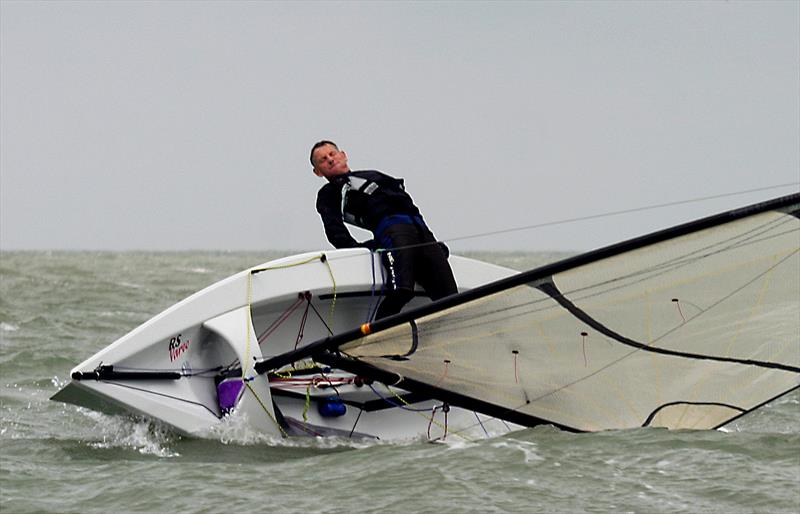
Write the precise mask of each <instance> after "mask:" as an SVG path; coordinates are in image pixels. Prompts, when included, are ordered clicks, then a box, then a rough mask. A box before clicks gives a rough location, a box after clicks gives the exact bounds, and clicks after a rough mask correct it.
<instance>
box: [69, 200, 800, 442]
mask: <svg viewBox="0 0 800 514" xmlns="http://www.w3.org/2000/svg"><path fill="white" fill-rule="evenodd" d="M328 255H329V256H333V255H336V256H337V257H341V258H344V257H348V258H353V259H356V258H358V259H361V260H362V261H363V264H361V265H360V267H359V266H354V267H353V268H352V270H351V271H352V273H353V274H354V275H358V274H359V273H361V274H362V275H363V274H364V269H365V268H367V267H368V266H371V265H372V264H370V262H371V261H372V256H371V255H370V254H369V253H363V252H362V253H359V252H358V251H346V252H343V253H338V252H331V253H330V254H328ZM307 257H308V258H311V257H310V256H307ZM298 259H299V258H288V260H286V261H285V262H284V263H285V264H290V263H297V262H299V260H298ZM318 260H320V259H318ZM284 263H282V262H281V261H279V262H276V263H272V264H271V265H270V266H267V267H265V268H268V269H270V270H271V271H269V272H267V271H262V270H259V269H254V270H249V271H248V272H245V273H244V274H239V275H236V276H234V277H231V279H228V280H227V281H223V282H221V283H220V284H217V285H215V286H212V287H211V288H209V289H208V290H204V291H203V292H201V293H198V294H197V295H195V296H193V297H190V298H189V299H187V300H185V301H184V302H182V303H181V304H178V305H177V306H175V307H173V308H172V309H170V310H168V311H166V312H165V313H163V314H161V315H159V316H157V317H156V318H154V319H153V320H151V321H150V322H148V323H146V324H145V325H143V326H142V327H139V328H138V329H136V330H134V331H133V332H131V334H128V335H127V336H125V337H123V338H122V339H120V340H119V341H117V342H116V343H114V344H113V345H111V346H110V347H109V348H107V349H106V350H103V351H101V352H99V353H98V354H97V355H95V356H94V357H92V358H90V359H89V360H87V361H86V362H84V363H82V364H80V365H79V366H77V367H76V368H75V369H74V370H73V372H72V378H73V380H72V382H71V383H70V384H69V385H67V386H66V387H65V388H64V389H63V390H61V391H60V392H59V393H57V394H56V396H54V399H57V400H62V401H68V402H71V403H77V404H79V405H84V406H89V407H93V408H96V407H97V406H98V403H104V404H109V403H110V404H113V405H115V406H118V407H119V406H121V407H123V408H124V409H125V410H128V411H134V412H138V413H141V414H145V415H148V416H151V417H154V418H156V419H160V420H162V421H164V422H166V423H168V424H170V425H172V426H174V427H176V428H177V429H179V430H182V431H183V432H186V433H197V432H198V429H201V428H205V427H208V426H209V425H211V424H213V423H215V422H218V420H219V419H220V418H221V417H222V412H223V411H224V410H225V409H227V408H229V407H228V406H229V404H230V407H231V408H232V407H234V406H235V409H236V411H237V412H242V413H244V414H245V415H246V416H247V418H248V419H249V420H250V421H251V423H253V426H257V427H259V428H260V429H261V430H264V431H265V432H267V433H284V434H288V433H320V434H322V433H324V434H340V435H353V434H356V433H358V434H363V435H371V436H374V437H383V438H387V437H397V436H399V437H407V436H409V435H411V436H414V435H415V434H422V433H425V434H430V430H431V427H435V428H434V431H435V430H437V429H438V430H440V432H438V433H436V432H434V436H433V437H443V436H444V435H445V434H446V432H447V430H448V427H449V428H450V432H451V433H459V431H462V430H470V429H476V427H480V431H483V433H484V434H487V435H488V434H492V433H501V432H502V431H503V430H510V429H513V428H515V426H516V425H521V426H535V425H541V424H551V425H554V426H557V427H559V428H561V429H564V430H568V431H575V432H585V431H597V430H609V429H627V428H635V427H649V426H652V427H666V428H671V429H714V428H719V427H721V426H723V425H725V424H728V423H730V422H731V421H733V420H735V419H737V418H739V417H740V416H742V415H744V414H747V413H748V412H751V411H753V410H754V409H757V408H758V407H760V406H763V405H765V404H766V403H768V402H770V401H772V400H774V399H776V398H778V397H780V396H782V395H785V394H787V393H789V392H791V391H793V390H796V389H797V388H798V387H800V193H796V194H792V195H788V196H784V197H781V198H776V199H773V200H770V201H766V202H761V203H758V204H754V205H750V206H747V207H743V208H740V209H734V210H731V211H727V212H723V213H721V214H718V215H714V216H710V217H707V218H703V219H700V220H697V221H694V222H690V223H686V224H683V225H679V226H676V227H672V228H669V229H666V230H662V231H658V232H655V233H652V234H648V235H645V236H642V237H639V238H635V239H632V240H629V241H625V242H622V243H619V244H616V245H612V246H609V247H605V248H601V249H599V250H594V251H591V252H588V253H585V254H582V255H578V256H575V257H571V258H568V259H565V260H563V261H560V262H557V263H554V264H549V265H547V266H543V267H540V268H537V269H534V270H530V271H527V272H523V273H512V272H509V271H508V270H502V269H497V268H494V267H489V266H488V265H483V264H476V263H475V262H474V261H470V262H469V266H471V267H469V266H468V267H469V269H467V268H462V261H461V260H460V259H457V258H454V259H453V265H454V266H453V267H454V269H455V270H456V275H457V278H458V280H459V283H461V284H462V285H465V287H464V289H465V290H464V291H462V292H460V293H459V294H457V295H453V296H451V297H448V298H444V299H441V300H438V301H436V302H423V301H418V302H417V303H416V305H414V306H410V307H409V308H407V309H406V310H405V311H403V312H401V313H399V314H396V315H394V316H391V317H387V318H384V319H381V320H376V321H369V319H371V316H370V314H369V312H366V311H369V309H371V308H372V307H370V303H369V302H365V301H364V298H368V297H369V298H372V297H373V295H372V291H370V292H369V293H367V292H366V291H365V290H364V285H365V284H366V283H373V284H374V283H377V284H380V280H377V281H375V280H373V281H371V282H370V280H366V282H365V281H364V279H363V277H362V278H361V279H357V278H353V279H352V280H350V279H349V278H348V279H346V280H345V279H344V277H345V276H346V274H345V273H341V272H340V273H339V275H340V276H342V279H343V280H342V281H341V282H340V281H339V278H338V277H337V279H336V282H337V283H339V284H345V283H347V284H348V286H347V287H338V288H335V287H334V288H335V289H336V291H331V288H328V289H326V291H327V292H325V293H321V291H320V290H316V291H312V293H311V294H312V297H313V298H316V299H318V300H319V301H321V302H326V303H323V304H320V305H323V306H324V308H323V310H324V309H330V310H331V313H329V314H330V316H329V317H330V321H329V322H328V323H324V322H323V321H322V320H324V318H325V313H324V312H317V315H316V316H310V315H309V316H307V318H303V319H304V323H305V331H306V333H307V334H308V333H309V330H310V329H311V330H313V331H315V333H317V334H319V333H323V334H324V336H323V337H321V338H320V339H318V340H316V341H314V342H311V343H309V344H299V343H297V348H288V349H287V345H288V346H291V345H294V344H295V342H296V341H299V339H293V338H294V337H295V336H294V335H292V334H293V332H292V331H291V330H289V329H286V328H281V327H282V324H281V323H280V322H279V321H280V320H282V319H284V318H285V319H293V316H294V317H297V314H296V312H297V311H298V310H301V309H302V308H303V307H302V306H303V305H304V304H305V300H303V298H304V297H305V296H304V295H305V293H304V292H303V291H304V288H303V287H302V286H300V287H298V285H299V284H306V283H309V282H308V281H313V280H316V282H315V283H317V284H322V283H325V284H331V283H333V277H334V276H335V275H336V274H335V273H333V274H331V273H330V270H329V269H326V266H330V265H332V264H333V258H332V257H330V258H328V259H327V260H326V261H325V262H320V263H319V264H317V265H315V266H313V267H308V268H304V267H290V268H288V269H293V270H294V271H293V272H291V273H290V274H287V275H286V280H285V281H282V282H281V284H282V285H281V287H280V288H278V289H277V290H276V289H271V288H274V286H275V284H273V283H272V281H270V280H268V279H266V278H265V277H267V276H269V275H268V274H269V273H271V272H272V271H274V270H275V269H276V268H279V267H281V266H283V264H284ZM326 263H327V265H326ZM463 264H464V265H466V261H464V263H463ZM356 268H358V269H356ZM281 269H283V268H281ZM372 269H374V268H372ZM358 270H360V271H358ZM342 271H343V270H342ZM263 273H266V274H263ZM493 274H494V277H492V275H493ZM311 275H314V278H313V280H312V276H311ZM490 279H493V280H491V281H489V280H490ZM356 284H358V285H356ZM481 284H482V285H481ZM267 291H269V292H267ZM242 298H246V300H242ZM265 298H270V299H276V298H281V299H282V302H283V303H280V302H278V303H276V305H280V306H279V307H277V308H276V307H270V305H272V303H271V302H272V300H269V301H265ZM293 298H294V299H295V303H297V305H298V306H297V307H294V306H293V305H294V304H291V302H292V299H293ZM359 299H360V300H359ZM289 304H291V305H292V307H291V308H287V305H289ZM344 305H346V306H344ZM343 306H344V307H343ZM290 311H291V312H290ZM334 312H336V313H338V314H336V315H334V314H333V313H334ZM337 316H338V318H337ZM198 320H200V321H198ZM312 320H314V321H313V322H312ZM364 320H367V321H364ZM312 327H315V328H312ZM176 338H177V339H180V340H176ZM134 341H135V342H136V343H135V344H134V343H132V342H134ZM187 341H188V342H187ZM287 341H288V342H287ZM184 343H186V344H185V345H184ZM271 345H274V346H271ZM167 350H169V352H167ZM167 354H168V355H167ZM173 356H175V358H174V359H173ZM167 358H169V359H170V361H167V360H166V359H167ZM173 361H174V362H173ZM174 363H183V364H180V365H179V366H177V365H176V364H174ZM301 363H304V364H302V365H301ZM303 366H306V367H305V368H304V367H303ZM323 367H329V368H330V369H331V370H332V371H330V372H328V371H326V370H325V369H323ZM309 376H311V377H314V379H312V381H311V382H312V384H310V385H308V386H306V385H305V384H306V382H304V381H303V380H304V378H303V377H306V378H307V377H309ZM242 379H244V380H242ZM293 380H296V381H297V382H296V383H297V384H299V387H300V388H301V392H298V391H293V390H292V384H294V383H295V382H292V381H293ZM314 380H316V381H317V382H316V385H322V384H327V385H328V386H329V388H328V391H326V392H325V393H323V394H320V393H319V391H316V390H314V392H313V394H311V393H309V391H311V385H314V384H313V382H314ZM337 380H340V381H337ZM225 384H232V385H230V387H231V388H233V389H236V388H237V387H238V388H239V389H238V390H237V393H236V395H234V400H233V401H228V400H224V398H227V395H226V393H225V391H224V387H226V386H225ZM237 384H238V386H237ZM364 384H367V386H366V387H365V385H364ZM221 386H223V387H222V388H221ZM303 387H307V389H306V390H305V391H306V394H303V392H302V388H303ZM309 400H310V401H311V402H312V403H316V404H317V407H318V408H316V409H312V408H308V407H307V405H308V404H309ZM425 402H431V403H427V404H426V403H425ZM301 405H305V407H303V408H301ZM378 405H380V406H381V407H380V408H379V410H370V409H371V408H372V407H373V406H378ZM386 405H392V406H393V408H386ZM414 406H419V409H420V410H418V411H416V412H414V411H413V410H412V408H413V407H414ZM173 409H174V412H173ZM326 409H329V410H327V411H326ZM425 409H427V410H425ZM343 410H345V411H347V414H346V413H344V412H342V414H341V415H338V416H336V415H335V414H336V413H338V412H340V411H343ZM423 412H424V414H423V415H422V416H419V414H421V413H423ZM331 413H333V414H334V415H331ZM412 413H413V414H415V415H416V416H412ZM415 417H416V418H417V419H416V420H414V418H415ZM401 418H402V420H403V421H400V419H401ZM367 420H369V421H367ZM408 420H414V421H408ZM414 422H416V423H417V424H416V425H415V424H414ZM505 423H511V424H512V425H508V424H505ZM474 431H475V430H474ZM474 431H473V433H474Z"/></svg>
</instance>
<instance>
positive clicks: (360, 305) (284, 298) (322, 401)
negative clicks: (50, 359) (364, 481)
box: [53, 249, 519, 439]
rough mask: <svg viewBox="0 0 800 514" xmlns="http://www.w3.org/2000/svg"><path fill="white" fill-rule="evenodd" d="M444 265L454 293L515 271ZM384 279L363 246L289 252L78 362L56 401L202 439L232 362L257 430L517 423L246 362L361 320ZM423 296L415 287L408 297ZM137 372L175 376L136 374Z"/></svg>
mask: <svg viewBox="0 0 800 514" xmlns="http://www.w3.org/2000/svg"><path fill="white" fill-rule="evenodd" d="M450 262H451V265H452V267H453V272H454V274H455V276H456V280H457V282H458V284H459V289H461V290H465V289H470V288H472V287H475V286H478V285H481V284H484V283H487V282H490V281H493V280H498V279H500V278H503V277H506V276H509V275H511V274H514V273H515V272H514V271H512V270H509V269H506V268H501V267H499V266H495V265H491V264H487V263H483V262H479V261H475V260H471V259H466V258H462V257H457V256H452V257H451V258H450ZM381 284H382V279H381V266H380V264H379V259H378V258H377V257H376V256H375V255H374V254H372V253H370V252H369V251H367V250H364V249H349V250H336V251H330V252H316V253H307V254H302V255H295V256H291V257H286V258H283V259H279V260H276V261H272V262H268V263H265V264H263V265H261V266H257V267H255V268H252V269H250V270H245V271H242V272H240V273H237V274H235V275H233V276H231V277H228V278H227V279H224V280H222V281H220V282H217V283H216V284H213V285H211V286H209V287H207V288H205V289H203V290H202V291H199V292H198V293H195V294H194V295H192V296H190V297H188V298H186V299H185V300H183V301H181V302H179V303H177V304H175V305H174V306H172V307H170V308H169V309H167V310H165V311H164V312H162V313H161V314H158V315H157V316H155V317H153V318H152V319H150V320H149V321H147V322H145V323H144V324H142V325H141V326H139V327H137V328H136V329H134V330H132V331H131V332H130V333H128V334H126V335H124V336H123V337H121V338H120V339H118V340H117V341H115V342H114V343H112V344H111V345H109V346H108V347H106V348H105V349H103V350H101V351H100V352H98V353H97V354H95V355H93V356H92V357H90V358H89V359H87V360H86V361H84V362H82V363H81V364H79V365H78V366H76V367H75V368H74V369H73V370H72V377H73V380H72V381H71V382H70V383H69V384H68V385H67V386H65V387H64V388H63V389H62V390H61V391H59V392H58V393H57V394H56V395H55V396H54V397H53V399H54V400H58V401H63V402H67V403H72V404H76V405H79V406H83V407H87V408H90V409H93V410H98V411H103V412H109V413H133V414H136V415H141V416H145V417H148V418H152V419H155V420H158V421H159V422H161V423H164V424H166V425H169V426H170V427H172V428H173V429H174V430H176V431H178V432H180V433H182V434H186V435H191V436H200V437H202V436H204V435H207V434H210V433H213V430H214V428H215V427H216V426H218V425H219V424H220V423H222V422H223V421H224V419H225V414H226V413H225V412H223V407H224V406H221V405H220V395H219V393H218V383H219V381H220V378H221V376H222V375H223V374H225V373H227V374H230V373H231V372H230V370H232V369H237V370H238V371H237V376H234V377H231V378H229V379H228V380H229V381H231V380H233V381H236V380H237V379H238V380H239V381H241V378H242V376H243V377H244V378H245V382H244V387H242V388H241V395H240V397H239V399H238V401H237V402H236V404H235V409H234V410H233V415H235V416H240V417H241V418H242V419H243V420H246V421H245V422H246V423H247V424H248V425H249V426H251V427H252V428H253V429H255V430H257V431H259V432H263V433H265V434H272V435H276V436H281V435H312V436H326V435H336V436H344V437H356V436H358V437H373V438H380V439H399V438H417V437H427V438H431V439H439V438H442V437H445V436H449V437H456V436H464V437H467V438H475V437H482V436H486V435H495V434H498V433H504V432H507V431H509V430H512V429H516V428H519V427H517V426H513V425H509V424H506V423H505V422H502V421H499V420H496V419H494V418H489V417H487V416H484V415H479V414H476V413H474V412H472V411H467V410H464V409H460V408H455V407H453V408H448V407H446V406H443V405H442V403H441V402H438V401H436V400H434V399H424V398H420V397H418V396H414V395H407V393H405V392H404V391H401V390H396V389H393V388H389V387H388V386H386V385H383V384H377V383H368V382H369V381H364V380H362V379H360V378H359V377H355V376H353V375H351V374H347V373H343V372H337V371H336V370H320V369H312V370H303V369H302V368H303V367H304V366H310V365H311V363H308V364H302V363H298V364H296V367H297V368H296V369H287V370H284V372H283V373H279V374H273V375H271V376H267V375H259V374H257V373H255V372H254V371H253V365H254V364H255V363H256V362H258V361H261V360H264V359H266V358H269V357H273V356H276V355H279V354H282V353H285V352H287V351H290V350H293V349H294V348H296V347H299V346H303V345H304V344H307V343H310V342H313V341H316V340H319V339H322V338H324V337H326V336H328V335H330V334H332V333H338V332H342V331H345V330H350V329H353V328H354V327H358V326H359V325H361V324H362V323H365V322H367V321H369V320H370V316H371V315H374V311H375V307H376V306H377V302H378V301H379V299H380V294H381ZM427 301H429V300H428V299H427V298H425V297H424V296H423V295H420V296H418V297H417V298H415V299H414V300H412V305H413V304H419V303H421V302H427ZM240 363H241V364H240ZM242 364H243V365H244V370H241V368H242ZM101 366H113V368H106V369H107V370H111V369H113V373H112V374H111V375H108V376H102V377H101V376H97V375H95V376H92V373H93V372H94V371H95V370H99V369H101V368H100V367H101ZM226 370H227V371H226ZM136 373H177V374H178V375H177V377H175V378H172V379H165V378H164V377H153V378H147V377H145V378H142V377H141V376H138V377H136V378H132V377H134V376H135V374H136ZM365 382H367V383H365ZM330 397H335V398H338V399H341V401H342V402H343V403H342V405H336V404H337V403H338V401H337V400H327V399H328V398H330ZM276 407H277V410H276ZM328 407H330V408H328Z"/></svg>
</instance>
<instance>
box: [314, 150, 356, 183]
mask: <svg viewBox="0 0 800 514" xmlns="http://www.w3.org/2000/svg"><path fill="white" fill-rule="evenodd" d="M312 157H313V161H314V174H315V175H316V176H318V177H325V178H327V179H329V180H330V179H332V178H335V177H338V176H339V175H344V174H345V173H347V172H348V171H350V167H348V166H347V154H346V153H344V152H342V151H339V150H338V149H337V148H336V147H335V146H333V145H322V146H320V147H319V148H317V149H316V150H314V155H313V156H312Z"/></svg>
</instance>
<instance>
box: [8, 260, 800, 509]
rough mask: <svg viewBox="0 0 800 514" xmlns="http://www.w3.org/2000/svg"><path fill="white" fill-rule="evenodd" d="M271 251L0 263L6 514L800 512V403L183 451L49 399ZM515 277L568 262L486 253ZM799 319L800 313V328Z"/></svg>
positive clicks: (130, 424) (147, 429) (140, 427)
mask: <svg viewBox="0 0 800 514" xmlns="http://www.w3.org/2000/svg"><path fill="white" fill-rule="evenodd" d="M282 255H283V254H278V253H270V252H261V253H246V252H231V253H223V252H185V253H140V252H123V253H111V252H3V253H1V254H0V510H1V511H2V512H3V513H17V512H81V513H87V512H102V513H106V512H174V511H183V512H209V513H211V512H222V511H227V512H234V511H235V512H387V511H388V512H437V511H438V512H548V513H549V512H639V513H650V512H691V513H694V512H720V513H723V512H724V513H729V512H800V394H798V393H797V392H795V393H792V394H789V395H787V396H784V397H782V398H780V399H778V400H776V401H775V402H773V403H772V404H769V405H767V406H766V407H764V408H762V409H760V410H758V411H756V412H754V413H751V414H749V415H748V416H745V417H743V418H741V419H740V420H738V421H736V422H735V423H733V424H731V425H730V426H728V427H726V428H725V429H724V430H718V431H667V430H659V429H639V430H625V431H609V432H601V433H595V434H570V433H565V432H560V431H558V430H555V429H553V428H548V427H543V428H537V429H530V430H523V431H519V432H515V433H512V434H509V435H506V436H504V437H498V438H495V439H489V440H481V441H476V442H464V441H460V442H455V441H453V442H445V443H439V444H431V443H427V442H424V441H421V440H410V441H402V442H392V443H389V442H381V443H372V442H363V441H362V442H359V441H348V440H344V439H324V440H323V439H318V440H317V439H288V440H274V439H270V438H266V437H264V436H261V435H259V434H256V433H253V432H252V431H249V430H248V429H246V428H243V427H240V426H236V425H235V424H232V425H230V426H225V427H223V428H222V429H221V430H220V431H219V432H218V433H216V434H215V437H212V438H209V439H191V438H185V437H180V436H178V435H176V434H174V433H171V432H170V431H169V430H166V429H165V428H163V427H160V426H157V425H154V424H152V423H150V422H148V421H146V420H141V419H134V418H128V417H122V416H108V415H104V414H99V413H95V412H91V411H88V410H84V409H79V408H77V407H74V406H70V405H64V404H61V403H57V402H52V401H49V397H50V396H52V395H53V394H54V393H55V392H56V391H57V390H58V389H59V387H61V386H63V385H64V384H66V383H67V381H68V377H69V370H70V369H71V368H72V367H73V366H74V365H76V364H77V363H79V362H81V361H83V360H84V359H86V358H87V357H89V356H90V355H92V354H93V353H95V352H96V351H98V350H100V349H101V348H103V347H105V346H106V345H108V344H109V343H110V342H112V341H113V340H115V339H116V338H118V337H119V336H121V335H123V334H124V333H126V332H128V331H129V330H131V329H133V328H135V327H136V326H137V325H138V324H140V323H142V322H144V321H146V320H147V319H148V318H150V317H151V316H153V315H155V314H157V313H158V312H160V311H161V310H163V309H165V308H166V307H168V306H170V305H172V304H173V303H175V302H176V301H179V300H181V299H182V298H184V297H186V296H188V295H189V294H191V293H193V292H195V291H197V290H199V289H201V288H203V287H205V286H207V285H209V284H211V283H213V282H215V281H216V280H219V279H221V278H224V277H226V276H228V275H230V274H232V273H234V272H237V271H240V270H242V269H244V268H246V267H249V266H254V265H257V264H260V263H262V262H265V261H267V260H270V259H272V258H276V257H279V256H282ZM476 256H477V257H479V258H484V259H485V260H491V261H493V262H496V263H498V264H503V265H507V266H509V267H513V268H517V269H526V268H531V267H534V266H537V265H540V264H543V263H544V262H547V261H550V260H553V259H555V258H558V257H560V255H556V254H539V253H528V254H512V253H497V254H483V255H476ZM798 315H800V314H798Z"/></svg>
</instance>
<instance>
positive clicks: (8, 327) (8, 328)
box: [0, 321, 19, 332]
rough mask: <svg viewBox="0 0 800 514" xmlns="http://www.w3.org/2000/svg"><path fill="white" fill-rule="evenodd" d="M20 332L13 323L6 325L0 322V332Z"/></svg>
mask: <svg viewBox="0 0 800 514" xmlns="http://www.w3.org/2000/svg"><path fill="white" fill-rule="evenodd" d="M17 330H19V327H18V326H17V325H12V324H11V323H6V322H5V321H0V331H3V332H16V331H17Z"/></svg>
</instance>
